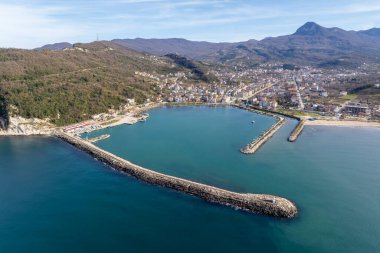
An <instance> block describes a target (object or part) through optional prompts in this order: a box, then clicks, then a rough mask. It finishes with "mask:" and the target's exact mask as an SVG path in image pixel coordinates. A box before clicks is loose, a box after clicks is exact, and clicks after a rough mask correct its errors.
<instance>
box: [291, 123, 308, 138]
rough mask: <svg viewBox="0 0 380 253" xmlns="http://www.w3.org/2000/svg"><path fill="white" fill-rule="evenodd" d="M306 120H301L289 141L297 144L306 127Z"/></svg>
mask: <svg viewBox="0 0 380 253" xmlns="http://www.w3.org/2000/svg"><path fill="white" fill-rule="evenodd" d="M305 122H306V119H301V120H300V121H299V122H298V124H297V126H296V127H295V128H294V129H293V131H292V132H291V134H290V135H289V138H288V141H290V142H295V141H296V140H297V138H298V136H299V135H300V134H301V132H302V130H303V128H304V126H305Z"/></svg>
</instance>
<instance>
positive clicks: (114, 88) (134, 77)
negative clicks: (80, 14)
mask: <svg viewBox="0 0 380 253" xmlns="http://www.w3.org/2000/svg"><path fill="white" fill-rule="evenodd" d="M179 71H180V72H185V73H191V71H192V70H189V69H187V68H186V67H184V66H180V65H178V64H177V63H176V62H175V61H174V60H173V59H170V58H168V57H157V56H152V55H149V54H143V53H139V52H136V51H134V50H130V49H128V48H125V47H122V46H119V45H117V44H114V43H112V42H94V43H90V44H76V45H74V46H73V48H71V49H69V50H64V51H51V50H41V51H37V50H21V49H0V88H1V90H2V96H3V100H4V101H7V102H8V108H11V111H10V112H11V113H13V114H17V115H20V116H23V117H28V118H29V117H36V118H41V119H44V118H49V119H50V120H51V122H52V123H55V124H57V125H64V124H68V123H73V122H78V121H80V120H84V119H87V118H89V117H90V115H93V114H96V113H100V112H104V111H107V110H108V109H110V108H118V107H119V106H120V105H121V104H124V103H126V101H127V98H135V99H136V101H137V102H139V103H141V102H144V101H145V100H146V99H147V98H150V97H154V96H155V95H156V93H157V89H156V88H157V84H158V83H157V80H154V79H152V78H149V77H146V76H143V75H139V74H136V73H137V72H140V73H141V72H144V73H148V74H153V75H156V76H159V75H167V74H170V73H171V74H175V73H177V72H179ZM189 77H190V79H189V82H190V81H191V82H193V83H197V82H204V81H205V80H200V79H199V78H198V77H197V75H191V74H190V75H189ZM191 78H192V79H191ZM0 95H1V94H0ZM1 108H2V109H1V110H2V114H3V115H5V113H6V112H7V110H6V109H5V107H4V106H2V107H1ZM0 116H1V115H0Z"/></svg>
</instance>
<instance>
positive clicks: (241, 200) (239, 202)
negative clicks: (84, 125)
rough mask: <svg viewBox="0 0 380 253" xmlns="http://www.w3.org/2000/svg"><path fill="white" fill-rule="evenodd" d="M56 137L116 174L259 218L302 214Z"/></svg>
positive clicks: (276, 201) (267, 198)
mask: <svg viewBox="0 0 380 253" xmlns="http://www.w3.org/2000/svg"><path fill="white" fill-rule="evenodd" d="M55 136H56V137H58V138H60V139H62V140H64V141H66V142H68V143H70V144H71V145H73V146H75V147H77V148H78V149H81V150H83V151H85V152H87V153H88V154H90V155H91V156H93V157H94V158H96V159H98V160H100V161H102V162H104V163H106V164H108V165H109V166H111V167H113V168H115V169H116V170H119V171H122V172H125V173H127V174H129V175H131V176H133V177H135V178H137V179H139V180H141V181H144V182H146V183H149V184H153V185H158V186H162V187H166V188H170V189H174V190H176V191H180V192H183V193H187V194H190V195H193V196H197V197H199V198H202V199H204V200H206V201H209V202H213V203H218V204H221V205H227V206H231V207H234V208H238V209H242V210H245V211H248V212H253V213H257V214H263V215H268V216H273V217H280V218H293V217H295V216H296V215H297V212H298V211H297V207H296V206H295V205H294V204H293V203H292V202H291V201H289V200H287V199H285V198H281V197H278V196H273V195H267V194H248V193H236V192H232V191H227V190H223V189H220V188H217V187H213V186H209V185H205V184H200V183H196V182H192V181H189V180H185V179H182V178H178V177H173V176H169V175H165V174H162V173H158V172H155V171H152V170H149V169H146V168H143V167H141V166H138V165H136V164H133V163H131V162H129V161H127V160H125V159H122V158H120V157H118V156H116V155H114V154H112V153H109V152H107V151H105V150H103V149H100V148H99V147H96V146H95V145H93V144H91V143H89V142H87V141H84V140H82V139H80V138H78V137H74V136H71V135H69V134H66V133H63V132H56V133H55Z"/></svg>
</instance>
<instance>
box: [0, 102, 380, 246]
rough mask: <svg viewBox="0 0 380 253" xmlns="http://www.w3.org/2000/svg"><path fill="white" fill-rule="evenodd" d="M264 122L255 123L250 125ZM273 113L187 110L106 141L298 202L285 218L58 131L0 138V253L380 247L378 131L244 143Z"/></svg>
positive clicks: (196, 176)
mask: <svg viewBox="0 0 380 253" xmlns="http://www.w3.org/2000/svg"><path fill="white" fill-rule="evenodd" d="M252 120H255V121H256V123H255V124H251V123H250V122H251V121H252ZM273 123H274V120H273V119H271V118H269V117H265V116H261V115H257V114H253V113H250V112H247V111H243V110H239V109H236V108H222V107H217V108H212V107H178V108H159V109H155V110H153V111H151V112H150V118H149V119H148V121H147V122H145V123H139V124H136V125H133V126H127V125H123V126H119V127H114V128H111V129H106V130H102V131H98V132H96V133H92V134H91V135H89V137H91V136H97V135H100V134H103V133H110V134H111V138H109V139H106V140H103V141H101V142H99V143H98V144H97V145H99V146H100V147H102V148H104V149H106V150H109V151H111V152H114V153H115V154H117V155H119V156H122V157H125V158H127V159H129V160H131V161H133V162H135V163H137V164H141V165H143V166H146V167H148V168H151V169H154V170H157V171H160V172H165V173H168V174H171V175H176V176H181V177H184V178H187V179H192V180H195V181H198V182H204V183H208V184H211V185H215V186H218V187H223V188H226V189H231V190H236V191H240V192H252V193H270V194H277V195H281V196H283V197H286V198H289V199H291V200H293V201H294V202H295V203H296V204H297V206H298V208H299V210H300V215H299V216H298V217H297V218H296V219H294V220H279V219H273V218H269V217H264V216H260V215H254V214H249V213H245V212H241V211H236V210H234V209H232V208H229V207H223V206H219V205H215V204H210V203H207V202H204V201H202V200H200V199H197V198H195V197H192V196H187V195H185V194H182V193H178V192H175V191H172V190H168V189H164V188H160V187H155V186H150V185H147V184H145V183H141V182H139V181H137V180H135V179H133V178H131V177H129V176H127V175H123V174H120V173H118V172H115V171H113V170H112V169H110V168H109V167H106V166H104V165H103V164H101V163H99V162H98V161H96V160H94V159H93V158H91V157H90V156H88V155H87V154H85V153H83V152H81V151H78V150H76V149H75V148H72V147H71V146H70V145H68V144H66V143H63V142H61V141H60V140H57V139H54V138H37V137H19V138H18V137H14V138H9V137H3V138H0V252H1V253H8V252H9V253H18V252H32V253H33V252H380V240H379V239H378V238H380V215H379V214H380V197H379V196H380V153H379V150H380V149H379V148H380V129H370V128H368V129H359V128H334V127H306V128H305V130H304V132H303V133H302V135H301V137H300V138H299V139H298V140H297V142H296V143H289V142H287V141H286V138H287V136H288V135H289V133H290V131H291V130H292V127H293V126H294V125H295V124H296V122H294V121H288V123H287V124H286V125H285V126H284V127H283V128H281V130H280V131H279V132H278V133H277V134H276V135H275V136H274V137H273V138H272V139H271V140H270V141H269V142H268V143H266V144H265V145H264V146H263V147H262V148H261V149H260V150H259V151H258V152H257V153H256V154H254V155H243V154H240V153H239V148H241V147H242V146H244V145H245V144H247V143H248V142H250V141H251V140H252V139H253V138H254V137H255V136H257V135H259V134H260V133H261V132H262V131H264V130H265V129H266V128H267V127H269V126H270V125H271V124H273Z"/></svg>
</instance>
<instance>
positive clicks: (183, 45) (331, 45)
mask: <svg viewBox="0 0 380 253" xmlns="http://www.w3.org/2000/svg"><path fill="white" fill-rule="evenodd" d="M112 43H115V44H118V45H120V46H122V47H126V48H131V49H134V50H136V51H139V52H144V53H150V54H155V55H160V56H164V55H168V54H169V55H170V54H176V55H181V56H184V57H186V58H187V59H190V60H196V61H203V62H208V63H212V64H215V63H217V64H224V65H233V66H236V65H240V66H254V65H256V64H259V63H263V62H283V63H289V64H298V65H302V64H306V65H314V66H319V67H324V68H325V67H329V68H330V67H332V68H334V67H345V68H350V67H352V68H355V67H357V66H359V65H361V64H362V63H364V62H366V63H379V61H380V60H379V59H380V29H379V28H373V29H369V30H363V31H346V30H343V29H340V28H337V27H333V28H326V27H323V26H321V25H319V24H317V23H315V22H307V23H305V24H304V25H303V26H301V27H300V28H298V29H297V30H296V32H295V33H293V34H290V35H285V36H279V37H268V38H265V39H263V40H260V41H256V40H249V41H243V42H236V43H212V42H204V41H189V40H185V39H178V38H173V39H141V38H137V39H115V40H112ZM59 44H60V43H59ZM42 48H53V50H55V48H59V46H54V45H47V46H44V47H42Z"/></svg>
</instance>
